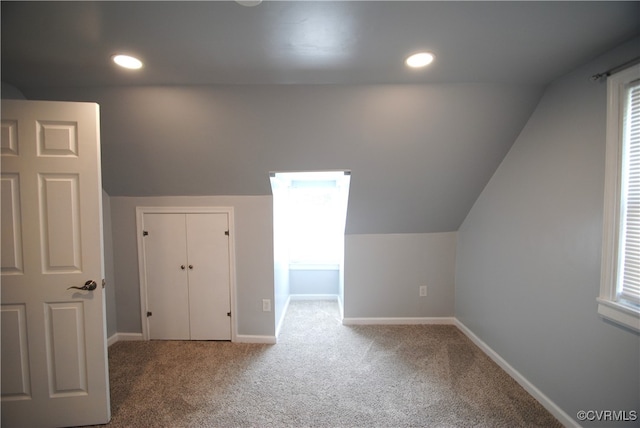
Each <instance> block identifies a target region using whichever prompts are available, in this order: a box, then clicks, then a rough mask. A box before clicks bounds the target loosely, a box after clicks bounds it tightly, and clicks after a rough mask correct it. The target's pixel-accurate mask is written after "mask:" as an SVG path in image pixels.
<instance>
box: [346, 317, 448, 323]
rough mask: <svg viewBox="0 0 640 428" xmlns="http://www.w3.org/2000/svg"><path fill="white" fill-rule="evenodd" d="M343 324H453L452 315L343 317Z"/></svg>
mask: <svg viewBox="0 0 640 428" xmlns="http://www.w3.org/2000/svg"><path fill="white" fill-rule="evenodd" d="M342 324H343V325H415V324H445V325H454V324H455V318H453V317H421V318H418V317H414V318H412V317H406V318H343V319H342Z"/></svg>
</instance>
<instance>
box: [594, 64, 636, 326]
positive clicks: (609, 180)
mask: <svg viewBox="0 0 640 428" xmlns="http://www.w3.org/2000/svg"><path fill="white" fill-rule="evenodd" d="M607 85H608V86H607V91H608V101H607V102H608V104H607V158H606V172H605V210H604V234H603V256H602V279H601V283H600V297H599V298H598V313H600V315H602V316H603V317H605V318H607V319H610V320H612V321H615V322H617V323H620V324H622V325H625V326H627V327H630V328H632V329H634V330H636V331H640V66H633V67H631V68H628V69H626V70H624V71H621V72H620V73H617V74H614V75H613V76H611V77H609V79H608V81H607Z"/></svg>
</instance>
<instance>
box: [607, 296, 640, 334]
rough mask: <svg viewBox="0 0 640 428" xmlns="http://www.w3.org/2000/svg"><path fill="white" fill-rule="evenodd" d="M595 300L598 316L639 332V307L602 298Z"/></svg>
mask: <svg viewBox="0 0 640 428" xmlns="http://www.w3.org/2000/svg"><path fill="white" fill-rule="evenodd" d="M597 300H598V313H599V314H600V316H602V317H604V318H606V319H608V320H610V321H613V322H615V323H618V324H621V325H623V326H626V327H628V328H630V329H632V330H634V331H637V332H640V309H638V308H637V307H633V306H630V305H625V304H623V303H619V302H614V301H611V300H606V299H602V298H598V299H597Z"/></svg>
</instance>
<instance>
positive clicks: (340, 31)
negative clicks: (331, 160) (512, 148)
mask: <svg viewBox="0 0 640 428" xmlns="http://www.w3.org/2000/svg"><path fill="white" fill-rule="evenodd" d="M638 17H640V2H637V1H633V2H629V1H627V2H579V1H572V2H553V1H551V2H520V1H517V2H500V1H499V2H479V1H474V2H444V1H439V2H426V1H410V2H400V1H338V2H333V1H287V2H280V1H270V0H266V1H264V2H263V3H262V4H260V5H258V6H255V7H243V6H240V5H239V4H237V3H235V2H233V1H197V2H188V1H180V2H164V1H161V2H154V1H140V2H118V1H109V2H6V1H3V2H2V80H3V81H5V82H8V83H10V84H12V85H14V86H16V87H18V88H23V87H43V86H44V87H47V86H104V85H151V84H154V85H194V84H207V85H208V84H292V83H293V84H319V83H334V84H369V83H376V84H379V83H454V82H489V83H496V82H500V83H504V82H509V83H527V84H537V85H542V84H545V83H547V82H549V81H550V80H552V79H553V78H555V77H557V76H559V75H561V74H563V73H565V72H567V71H568V70H570V69H572V68H573V67H575V66H576V65H577V64H581V63H584V62H585V61H587V60H589V59H592V58H593V57H595V56H597V55H598V54H600V53H602V52H604V51H606V50H607V49H609V48H611V47H612V46H615V45H617V44H619V43H621V42H623V41H625V40H627V39H629V38H631V37H632V36H634V35H635V34H638V32H639V31H640V19H639V18H638ZM419 50H429V51H432V52H433V53H435V55H436V61H435V63H434V64H433V65H432V66H431V67H429V68H428V69H427V70H422V71H415V70H408V69H406V67H405V66H404V65H403V60H404V58H405V57H406V56H407V55H408V54H410V53H412V52H415V51H419ZM121 51H123V52H130V53H134V54H136V55H138V56H139V57H140V58H142V60H143V61H144V62H145V64H146V67H145V68H144V69H143V70H141V71H140V72H136V73H132V72H125V71H122V70H117V69H116V68H115V67H114V66H113V65H112V64H111V63H110V62H109V57H110V56H111V55H112V54H113V53H116V52H121Z"/></svg>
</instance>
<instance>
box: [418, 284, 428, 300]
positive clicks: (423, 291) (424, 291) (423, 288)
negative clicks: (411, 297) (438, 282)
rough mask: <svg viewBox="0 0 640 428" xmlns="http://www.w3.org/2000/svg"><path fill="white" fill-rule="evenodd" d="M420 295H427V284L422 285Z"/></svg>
mask: <svg viewBox="0 0 640 428" xmlns="http://www.w3.org/2000/svg"><path fill="white" fill-rule="evenodd" d="M420 297H427V286H426V285H421V286H420Z"/></svg>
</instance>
